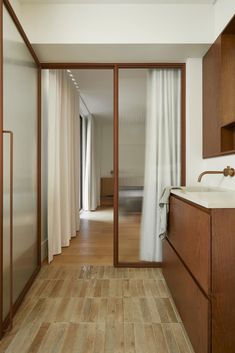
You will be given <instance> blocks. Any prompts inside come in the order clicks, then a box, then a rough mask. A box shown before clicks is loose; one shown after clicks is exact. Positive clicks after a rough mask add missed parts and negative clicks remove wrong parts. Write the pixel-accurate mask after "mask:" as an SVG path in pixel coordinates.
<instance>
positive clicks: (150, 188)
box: [140, 69, 181, 261]
mask: <svg viewBox="0 0 235 353" xmlns="http://www.w3.org/2000/svg"><path fill="white" fill-rule="evenodd" d="M180 155H181V71H180V70H179V69H151V70H149V73H148V88H147V117H146V151H145V176H144V198H143V213H142V224H141V246H140V249H141V250H140V257H141V260H143V261H161V260H162V246H161V240H160V239H159V232H160V221H159V219H160V215H159V199H160V197H161V194H162V191H163V189H164V188H165V187H166V186H171V185H173V186H179V185H180V174H181V173H180V166H181V163H180Z"/></svg>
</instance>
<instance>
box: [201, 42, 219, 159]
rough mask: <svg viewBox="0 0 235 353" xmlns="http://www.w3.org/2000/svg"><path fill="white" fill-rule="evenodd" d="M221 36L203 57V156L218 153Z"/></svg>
mask: <svg viewBox="0 0 235 353" xmlns="http://www.w3.org/2000/svg"><path fill="white" fill-rule="evenodd" d="M220 78H221V36H220V37H219V38H218V39H217V40H216V42H215V43H214V44H213V45H212V46H211V47H210V49H209V50H208V52H207V53H206V55H205V56H204V58H203V157H210V156H213V155H218V154H219V153H220V124H219V122H220V115H221V94H220V92H221V80H220Z"/></svg>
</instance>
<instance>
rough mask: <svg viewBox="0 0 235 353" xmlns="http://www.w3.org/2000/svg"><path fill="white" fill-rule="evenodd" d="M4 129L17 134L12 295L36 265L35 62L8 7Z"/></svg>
mask: <svg viewBox="0 0 235 353" xmlns="http://www.w3.org/2000/svg"><path fill="white" fill-rule="evenodd" d="M3 19H4V21H3V56H4V65H3V75H4V76H3V77H4V82H3V92H4V97H3V98H4V121H3V126H4V130H11V131H12V132H13V134H14V147H13V156H14V165H13V174H14V177H13V189H14V191H13V261H14V265H13V300H14V302H15V301H16V299H17V298H18V297H19V295H20V293H21V292H22V290H23V288H24V287H25V285H26V283H27V281H28V280H29V278H30V277H31V275H32V273H33V271H34V270H35V269H36V266H37V67H36V65H35V63H34V60H33V58H32V57H31V55H30V53H29V50H28V48H27V46H26V45H25V43H24V41H23V39H22V38H21V36H20V34H19V33H18V30H17V28H16V26H15V24H14V23H13V21H12V19H11V17H10V16H9V14H8V12H7V10H6V9H5V8H4V13H3ZM9 144H10V141H9V136H8V135H4V165H3V168H4V195H3V200H4V221H3V247H4V248H3V254H4V256H3V280H4V291H3V318H5V317H6V315H7V313H8V312H9V235H10V234H9V199H10V195H9V179H10V174H9V173H10V169H9V168H10V166H9Z"/></svg>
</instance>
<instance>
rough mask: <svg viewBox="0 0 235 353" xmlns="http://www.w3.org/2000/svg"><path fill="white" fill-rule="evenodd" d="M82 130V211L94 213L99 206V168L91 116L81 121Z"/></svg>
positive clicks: (97, 145)
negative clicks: (83, 142) (83, 143)
mask: <svg viewBox="0 0 235 353" xmlns="http://www.w3.org/2000/svg"><path fill="white" fill-rule="evenodd" d="M83 126H84V127H83V130H84V141H85V146H84V153H83V161H84V168H83V170H84V179H83V185H84V187H83V209H84V211H95V210H96V208H97V207H98V206H99V205H100V171H99V169H100V167H99V143H98V126H97V122H96V121H95V118H94V116H92V115H91V114H90V115H89V116H88V117H86V118H84V120H83Z"/></svg>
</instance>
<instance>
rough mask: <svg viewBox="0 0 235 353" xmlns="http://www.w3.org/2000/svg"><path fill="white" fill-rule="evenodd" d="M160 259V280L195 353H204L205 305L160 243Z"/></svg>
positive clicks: (167, 248)
mask: <svg viewBox="0 0 235 353" xmlns="http://www.w3.org/2000/svg"><path fill="white" fill-rule="evenodd" d="M163 259H164V261H163V274H164V277H165V279H166V282H167V285H168V287H169V289H170V291H171V294H172V297H173V299H174V301H175V304H176V306H177V309H178V311H179V314H180V316H181V319H182V321H183V324H184V326H185V329H186V331H187V333H188V336H189V338H190V341H191V343H192V345H193V347H194V350H195V353H208V352H209V346H210V342H209V301H208V300H207V298H206V297H205V296H204V295H203V294H202V292H201V291H200V289H199V287H198V286H197V285H196V283H195V282H194V280H193V279H192V277H191V276H190V274H189V272H188V271H187V270H186V268H185V267H184V265H183V264H182V262H181V261H180V259H179V257H178V256H177V254H176V253H175V251H174V250H173V248H172V247H171V245H170V244H169V242H168V241H167V240H166V241H164V243H163ZM221 353H222V352H221Z"/></svg>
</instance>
